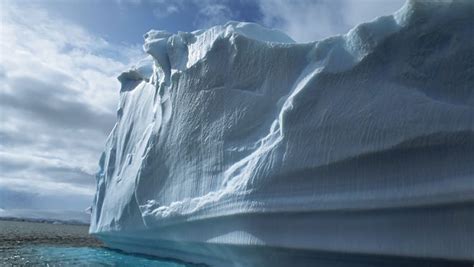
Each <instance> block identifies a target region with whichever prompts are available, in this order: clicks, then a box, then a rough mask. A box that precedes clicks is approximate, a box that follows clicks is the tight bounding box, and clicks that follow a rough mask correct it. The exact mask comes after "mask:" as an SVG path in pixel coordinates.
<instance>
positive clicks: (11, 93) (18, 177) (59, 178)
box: [0, 2, 142, 199]
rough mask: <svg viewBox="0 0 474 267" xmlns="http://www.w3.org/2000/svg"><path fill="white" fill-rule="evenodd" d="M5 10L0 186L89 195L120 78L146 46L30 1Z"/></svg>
mask: <svg viewBox="0 0 474 267" xmlns="http://www.w3.org/2000/svg"><path fill="white" fill-rule="evenodd" d="M1 12H2V14H1V15H2V21H1V23H2V25H1V38H0V56H1V62H0V84H1V87H0V138H1V142H0V187H2V188H3V189H9V190H13V191H18V190H22V189H24V190H23V191H28V192H30V193H32V194H43V195H44V194H53V195H54V194H63V195H67V194H70V195H77V196H85V195H87V196H89V197H91V196H92V194H93V192H94V188H95V186H94V183H95V179H94V177H93V173H94V172H95V171H96V168H97V162H98V159H99V156H100V152H101V150H102V148H103V145H104V144H105V139H106V135H107V132H108V131H109V130H110V128H111V127H112V125H113V123H114V119H115V109H116V105H117V100H118V92H119V89H118V88H119V84H118V81H117V80H116V76H117V75H118V74H120V72H121V71H123V70H125V69H127V68H128V65H129V64H130V63H133V62H135V61H136V60H137V59H138V58H140V57H142V55H141V49H140V48H138V47H136V46H125V45H117V44H111V43H109V42H107V41H106V40H104V39H101V38H98V37H96V36H94V35H93V34H90V33H89V32H87V31H86V30H84V29H83V28H81V27H79V26H77V25H75V24H72V23H69V22H67V21H62V20H58V19H56V18H51V17H49V15H48V13H47V12H46V11H44V10H41V9H33V8H28V6H27V5H22V6H21V7H19V6H17V5H16V4H14V2H9V4H8V5H6V4H3V5H2V11H1ZM82 199H84V198H83V197H82Z"/></svg>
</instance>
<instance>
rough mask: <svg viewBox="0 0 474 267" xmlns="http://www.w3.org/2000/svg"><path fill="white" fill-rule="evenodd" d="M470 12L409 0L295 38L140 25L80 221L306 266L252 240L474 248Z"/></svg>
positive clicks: (116, 242)
mask: <svg viewBox="0 0 474 267" xmlns="http://www.w3.org/2000/svg"><path fill="white" fill-rule="evenodd" d="M473 15H474V4H473V3H472V2H467V1H464V2H463V1H459V2H456V1H454V2H452V3H449V2H446V1H440V2H428V1H409V2H407V4H406V5H405V6H404V7H403V8H402V9H401V10H400V11H398V12H397V13H396V14H395V15H394V16H386V17H380V18H377V19H376V20H374V21H372V22H369V23H365V24H361V25H359V26H357V27H356V28H354V29H352V30H351V31H350V32H348V33H347V34H346V35H342V36H335V37H332V38H328V39H325V40H322V41H315V42H313V43H305V44H297V43H294V41H292V40H291V38H289V37H288V36H286V35H285V34H284V33H281V32H279V31H276V30H269V29H265V28H263V27H261V26H259V25H256V24H251V23H238V22H229V23H227V24H226V25H223V26H215V27H212V28H210V29H207V30H199V31H195V32H191V33H184V32H179V33H177V34H171V33H168V32H163V31H155V30H152V31H149V32H148V33H147V34H146V35H145V45H144V49H145V51H146V52H147V53H148V54H149V55H150V57H149V58H147V59H145V60H143V61H141V62H140V63H139V64H137V66H136V67H134V68H132V69H131V70H130V71H128V72H125V73H124V74H122V75H121V76H120V77H119V80H120V81H121V83H122V88H121V98H120V103H119V109H118V118H117V124H116V125H115V127H114V129H113V131H112V133H111V134H110V137H109V139H108V141H107V144H106V149H105V151H104V153H103V155H102V158H101V162H100V171H99V173H98V175H97V194H96V197H95V202H94V206H93V209H92V222H91V228H90V231H91V233H93V234H96V235H97V236H98V237H100V238H102V239H103V240H104V241H105V242H106V243H107V244H108V245H109V246H112V247H116V248H120V249H124V250H127V251H133V252H141V253H148V254H153V255H158V256H164V257H177V258H180V259H183V260H189V261H195V262H205V263H208V264H211V265H212V264H214V265H218V266H220V265H223V264H224V265H232V264H233V265H242V266H252V265H255V266H261V265H262V264H264V265H266V264H270V261H273V260H274V261H275V262H272V266H277V265H284V264H285V263H287V262H291V263H292V264H295V265H297V264H298V263H300V264H302V265H303V266H304V265H305V264H309V263H308V262H307V260H310V259H307V258H304V257H300V258H298V259H294V258H292V256H291V255H292V253H282V254H281V255H280V254H278V253H277V252H276V251H274V252H272V254H271V255H273V256H272V257H265V256H264V255H266V254H265V253H263V252H262V253H257V252H249V251H258V249H257V248H256V247H255V246H257V247H258V248H267V247H268V248H269V247H272V248H278V249H281V250H288V251H294V250H301V251H303V250H304V251H334V252H344V253H369V254H387V255H403V256H416V257H434V258H450V259H469V260H473V259H474V257H473V254H472V251H473V250H474V239H473V238H469V237H470V236H473V234H474V227H473V226H472V225H474V164H472V159H473V158H474V91H473V86H474V74H473V73H472V69H474V67H473V62H474V58H473V56H472V55H474V38H472V36H474V31H473V30H472V25H473V23H474V16H473ZM427 222H429V223H427ZM137 244H138V245H137ZM401 244H403V245H401ZM446 244H449V245H446ZM236 245H237V246H238V248H236V247H235V246H236ZM246 248H248V249H246ZM281 250H279V251H281ZM295 255H296V254H295ZM298 255H301V253H300V254H298ZM270 258H271V259H270ZM310 258H311V257H310Z"/></svg>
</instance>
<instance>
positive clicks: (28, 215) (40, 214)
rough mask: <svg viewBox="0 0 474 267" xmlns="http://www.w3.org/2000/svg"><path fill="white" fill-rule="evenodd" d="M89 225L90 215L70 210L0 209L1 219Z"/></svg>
mask: <svg viewBox="0 0 474 267" xmlns="http://www.w3.org/2000/svg"><path fill="white" fill-rule="evenodd" d="M2 218H3V219H18V220H26V221H42V222H51V223H52V222H55V223H73V224H89V222H90V214H87V213H86V212H81V211H68V210H32V209H8V210H5V209H0V219H2Z"/></svg>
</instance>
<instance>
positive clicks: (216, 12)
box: [194, 0, 238, 28]
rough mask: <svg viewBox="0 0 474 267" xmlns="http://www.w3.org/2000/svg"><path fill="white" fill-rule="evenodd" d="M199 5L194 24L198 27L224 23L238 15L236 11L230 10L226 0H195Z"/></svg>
mask: <svg viewBox="0 0 474 267" xmlns="http://www.w3.org/2000/svg"><path fill="white" fill-rule="evenodd" d="M196 5H198V7H199V9H198V10H199V11H198V12H197V15H196V18H195V20H194V25H195V26H197V27H199V28H208V27H211V26H214V25H219V24H225V23H226V22H228V21H229V20H232V19H234V18H236V17H237V16H238V12H237V11H234V10H231V9H230V8H229V6H228V3H227V1H212V0H207V1H196Z"/></svg>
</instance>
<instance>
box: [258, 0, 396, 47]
mask: <svg viewBox="0 0 474 267" xmlns="http://www.w3.org/2000/svg"><path fill="white" fill-rule="evenodd" d="M403 3H404V0H384V1H378V0H295V1H289V0H260V1H259V7H260V11H261V12H262V15H263V18H262V23H263V24H264V25H266V26H269V27H274V28H278V29H281V30H282V31H284V32H286V33H288V34H289V35H290V36H291V37H292V38H294V39H295V40H296V41H300V42H309V41H316V40H321V39H323V38H327V37H330V36H333V35H337V34H344V33H346V32H347V31H348V30H350V29H351V28H352V27H354V26H355V25H357V24H360V23H363V22H368V21H371V20H373V19H374V18H376V17H378V16H382V15H389V14H391V13H393V12H395V11H396V10H398V9H399V8H400V7H401V6H402V5H403Z"/></svg>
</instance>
